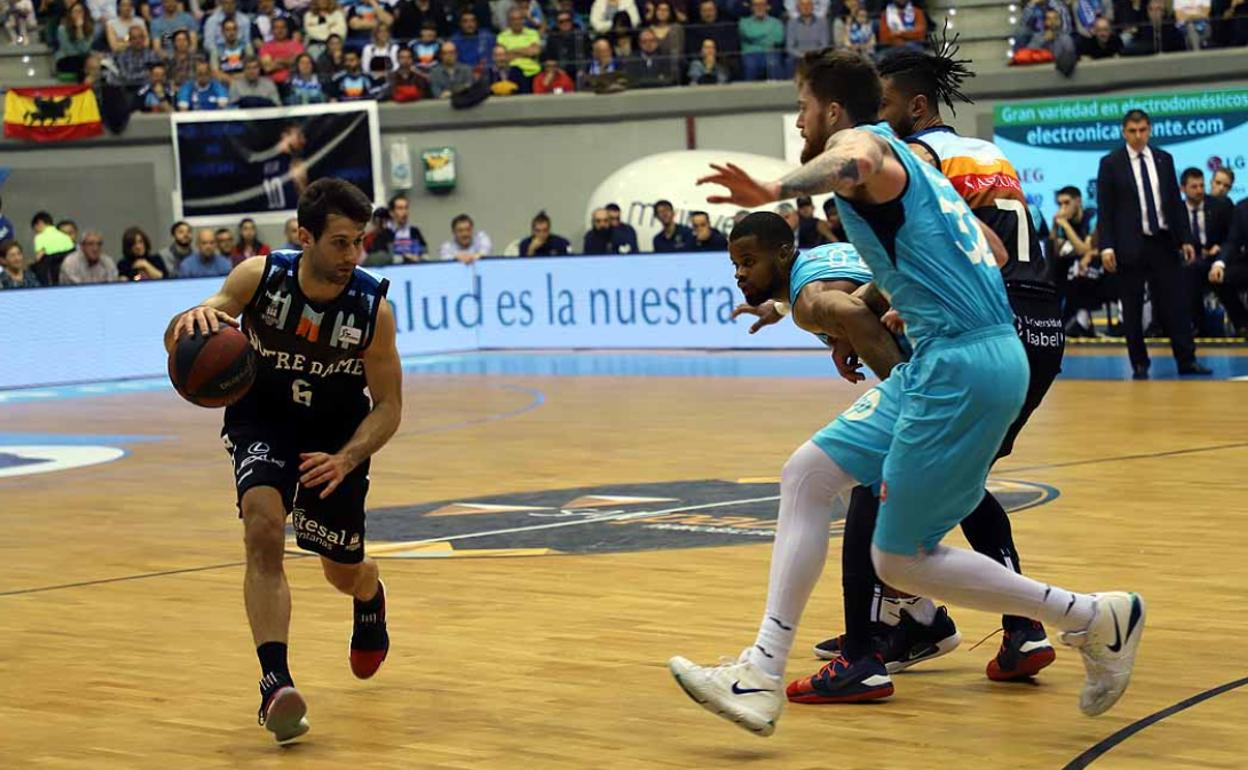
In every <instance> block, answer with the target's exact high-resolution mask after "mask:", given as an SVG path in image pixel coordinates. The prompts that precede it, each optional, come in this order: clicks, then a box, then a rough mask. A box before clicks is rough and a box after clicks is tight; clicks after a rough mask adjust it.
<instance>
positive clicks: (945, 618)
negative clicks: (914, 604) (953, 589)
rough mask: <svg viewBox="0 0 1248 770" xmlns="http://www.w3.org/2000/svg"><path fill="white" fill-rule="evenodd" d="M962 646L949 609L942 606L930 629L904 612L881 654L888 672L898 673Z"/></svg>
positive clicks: (886, 639) (960, 636)
mask: <svg viewBox="0 0 1248 770" xmlns="http://www.w3.org/2000/svg"><path fill="white" fill-rule="evenodd" d="M961 643H962V634H960V633H958V627H957V626H956V625H954V623H953V619H952V618H950V617H949V609H948V608H947V607H943V606H942V607H940V608H939V609H937V610H936V616H935V617H934V618H933V619H932V623H931V625H929V626H925V625H923V624H922V623H920V622H919V621H917V620H915V619H914V618H913V617H911V616H910V613H909V612H906V610H905V609H902V611H901V620H900V622H898V623H897V625H895V626H893V627H892V629H890V632H889V635H888V636H887V637H885V640H884V648H883V649H882V650H881V654H882V655H883V657H884V667H885V668H887V669H888V673H890V674H896V673H897V672H898V671H904V670H906V669H907V668H910V667H911V666H913V665H915V664H916V663H922V662H923V661H925V660H931V659H932V658H939V657H940V656H941V655H948V654H949V653H951V652H953V651H954V649H956V648H957V646H958V645H959V644H961Z"/></svg>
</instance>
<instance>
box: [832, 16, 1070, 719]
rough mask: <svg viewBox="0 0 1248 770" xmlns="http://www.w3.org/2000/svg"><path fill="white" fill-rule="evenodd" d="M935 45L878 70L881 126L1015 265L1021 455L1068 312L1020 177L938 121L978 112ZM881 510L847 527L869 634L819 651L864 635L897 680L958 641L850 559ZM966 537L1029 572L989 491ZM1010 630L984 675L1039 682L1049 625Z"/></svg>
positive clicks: (1020, 621) (1008, 280)
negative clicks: (1024, 373) (1023, 394)
mask: <svg viewBox="0 0 1248 770" xmlns="http://www.w3.org/2000/svg"><path fill="white" fill-rule="evenodd" d="M929 43H931V49H930V50H929V51H914V50H903V51H898V52H896V53H894V54H892V55H890V56H887V57H886V58H885V59H884V60H883V61H882V62H881V63H880V66H879V73H880V79H881V83H882V86H883V90H882V95H881V105H880V117H881V118H882V119H884V120H886V121H888V123H889V125H890V126H891V127H892V129H893V131H895V132H896V133H897V135H898V136H900V137H902V141H904V142H906V144H907V145H909V147H910V149H911V150H913V151H914V152H915V154H916V155H918V156H919V157H920V158H923V159H924V160H926V161H927V162H929V163H931V164H932V165H933V166H936V167H937V168H939V169H940V170H941V172H943V173H944V175H945V176H946V177H947V178H948V179H949V181H950V182H952V183H953V186H954V188H955V189H956V190H957V191H958V192H959V194H961V196H962V198H963V199H964V200H965V201H966V203H967V205H968V206H969V207H970V209H971V211H972V212H973V213H974V214H975V216H976V217H977V218H979V219H980V221H981V222H983V223H984V224H985V225H986V226H987V227H988V229H990V230H991V231H992V232H993V233H995V234H996V235H997V236H998V237H999V238H1000V239H1001V241H1002V242H1003V243H1004V246H1005V254H1006V255H1007V256H1006V260H1005V262H1004V264H1002V266H1001V273H1002V276H1003V277H1004V279H1005V285H1006V293H1007V295H1008V296H1009V300H1010V304H1011V306H1012V307H1013V309H1014V314H1015V327H1016V328H1017V331H1018V336H1019V338H1020V340H1021V341H1022V343H1023V347H1024V348H1025V350H1026V352H1027V359H1028V363H1029V365H1030V380H1029V383H1028V389H1027V399H1026V402H1025V403H1024V405H1023V408H1022V411H1021V412H1020V413H1019V416H1018V419H1017V420H1016V421H1015V422H1014V424H1013V425H1011V426H1010V430H1009V432H1008V433H1007V434H1006V436H1005V440H1004V441H1003V442H1002V444H1001V448H1000V451H999V452H998V454H997V457H998V459H999V458H1001V457H1005V456H1007V455H1009V454H1010V453H1011V452H1012V451H1013V448H1014V439H1015V438H1016V437H1017V436H1018V433H1019V431H1020V430H1022V427H1023V425H1024V424H1025V423H1026V422H1027V418H1028V417H1029V416H1030V415H1031V413H1032V412H1033V411H1034V410H1035V408H1036V407H1037V406H1039V405H1040V402H1041V400H1042V399H1043V398H1044V394H1045V393H1046V392H1047V391H1048V389H1049V386H1050V385H1052V384H1053V380H1054V379H1055V378H1056V377H1057V374H1058V372H1059V371H1060V370H1061V364H1062V353H1063V349H1064V347H1065V337H1064V334H1063V330H1062V323H1061V309H1060V306H1059V303H1058V296H1057V292H1056V290H1055V289H1054V286H1053V284H1052V282H1051V280H1050V278H1049V273H1048V269H1047V266H1046V264H1045V259H1044V254H1043V253H1042V252H1041V251H1040V243H1039V239H1038V237H1037V235H1036V228H1035V225H1034V224H1033V222H1032V221H1031V217H1030V215H1029V213H1028V210H1027V202H1026V198H1025V196H1024V195H1023V189H1022V185H1021V183H1020V181H1019V178H1018V174H1017V173H1016V172H1015V170H1014V167H1013V166H1012V165H1011V164H1010V162H1009V160H1007V159H1006V157H1005V155H1004V154H1002V152H1001V150H1000V149H998V148H997V147H996V146H995V145H993V144H991V143H990V142H986V141H983V140H981V139H976V138H973V137H964V136H960V135H959V134H957V133H956V132H955V131H954V130H953V129H952V128H951V127H949V126H947V125H945V122H944V120H943V119H942V117H941V114H940V103H941V102H944V103H945V105H946V106H948V107H949V109H950V110H951V111H953V110H954V104H955V102H959V101H961V102H965V103H967V104H970V103H971V99H970V98H969V97H967V96H966V94H964V93H963V92H962V90H961V88H962V83H963V82H964V81H965V80H966V79H967V78H970V77H974V73H972V72H971V71H970V70H968V69H967V67H966V65H967V64H968V63H969V62H968V61H965V60H960V59H957V58H955V57H956V55H957V50H958V49H957V38H956V37H955V38H954V40H953V41H949V40H948V39H946V38H944V37H943V36H942V38H941V39H940V40H935V39H932V40H929ZM878 507H879V501H878V500H875V499H873V498H871V497H870V496H867V495H858V496H856V497H855V498H854V500H853V504H852V505H851V511H850V513H849V515H848V516H847V519H846V525H845V536H846V542H845V544H844V546H845V551H846V555H847V558H846V560H845V561H846V570H845V571H846V573H847V574H846V579H845V590H846V592H847V593H848V592H849V591H851V590H856V591H860V592H861V591H866V590H873V591H874V593H875V596H876V600H875V601H873V602H871V603H869V604H868V603H866V602H865V601H858V602H851V601H850V599H849V598H848V597H847V598H846V602H845V605H846V608H847V609H848V608H850V607H853V606H870V607H871V608H872V615H873V617H872V618H871V624H870V625H869V626H867V624H865V623H863V622H861V621H859V622H857V623H855V622H853V621H851V620H850V619H849V618H847V623H846V628H847V633H846V634H843V635H841V636H838V637H835V638H832V639H828V640H826V641H824V642H821V643H819V644H818V645H816V647H815V652H816V654H817V655H819V657H821V658H824V659H828V660H835V659H836V658H837V657H838V656H840V655H844V657H845V658H846V659H848V660H849V661H850V662H852V660H853V656H855V655H860V654H862V652H861V650H862V647H863V645H862V643H861V641H860V639H855V638H854V637H855V636H856V635H860V634H854V633H853V632H854V631H855V629H861V628H863V627H864V626H866V627H868V628H870V629H871V634H872V636H873V637H874V638H873V644H872V646H873V647H875V648H876V649H877V650H878V651H879V652H880V653H881V654H882V656H883V658H884V662H885V664H886V666H887V667H888V669H889V671H890V672H894V671H898V670H901V669H902V668H905V667H907V666H909V665H913V664H914V663H917V662H919V661H922V660H927V659H930V658H933V657H937V656H938V655H941V654H944V653H946V652H949V651H951V650H952V649H953V648H954V647H955V646H956V645H957V642H958V640H959V639H960V637H958V636H957V634H956V630H955V629H954V626H953V623H952V621H951V620H950V619H949V618H948V616H947V614H946V612H945V610H944V608H941V609H940V610H939V611H938V610H937V609H936V607H935V605H934V604H933V603H932V601H931V600H930V599H926V598H920V597H906V596H898V595H897V594H898V592H896V591H893V590H892V589H889V588H888V587H887V586H883V585H881V584H878V583H877V582H876V577H875V575H874V572H873V571H870V572H867V571H869V570H871V563H870V561H869V560H866V559H861V560H858V561H860V562H861V564H860V565H859V566H858V569H856V570H855V569H851V568H850V564H849V562H850V561H851V559H850V558H849V556H850V555H852V554H855V553H860V552H862V551H863V550H865V549H866V546H865V545H863V546H862V547H858V546H857V545H855V544H852V543H850V542H849V539H850V538H851V536H853V535H854V534H855V533H860V532H861V533H868V534H867V535H864V536H868V537H869V533H870V532H871V530H872V527H873V524H874V519H875V514H876V512H877V511H878ZM851 519H856V520H855V521H851ZM962 531H963V534H965V535H966V538H967V541H968V542H969V543H970V544H971V547H973V548H974V549H975V550H977V551H979V552H980V553H982V554H984V555H986V556H988V557H990V558H992V559H995V560H996V561H998V562H1000V563H1002V564H1004V565H1006V566H1007V567H1010V568H1011V569H1013V570H1015V571H1016V572H1019V571H1021V570H1020V567H1019V559H1018V551H1017V550H1016V549H1015V547H1014V538H1013V534H1012V532H1011V529H1010V520H1009V517H1008V516H1007V515H1006V513H1005V510H1004V508H1002V506H1001V503H1000V502H999V501H998V500H997V499H996V498H995V497H994V496H993V495H992V494H991V493H987V492H986V493H985V494H984V497H983V500H982V501H980V503H979V506H978V507H977V508H976V509H975V510H974V512H973V513H971V515H970V516H968V517H967V518H966V519H964V520H963V521H962ZM853 573H867V574H868V575H869V578H867V580H866V581H865V582H866V583H867V584H868V585H872V586H873V587H872V589H867V588H865V587H864V586H863V583H864V579H863V577H864V576H863V574H853ZM1002 628H1003V629H1004V631H1005V637H1004V639H1003V641H1002V643H1001V648H1000V650H999V651H998V653H997V655H996V657H995V658H993V659H992V660H991V661H989V663H988V667H987V674H988V677H989V678H990V679H993V680H996V681H1007V680H1012V679H1022V678H1025V677H1030V676H1034V675H1035V674H1036V673H1037V672H1039V671H1040V670H1041V669H1043V668H1044V667H1046V666H1048V665H1049V664H1050V663H1052V662H1053V659H1054V657H1055V655H1054V651H1053V647H1052V645H1051V644H1050V643H1049V641H1048V639H1047V637H1046V635H1045V631H1044V628H1043V626H1041V624H1040V623H1038V622H1036V621H1034V620H1030V619H1028V618H1021V617H1016V616H1005V617H1003V618H1002ZM845 684H846V685H849V684H850V683H848V682H846V683H845ZM834 702H835V701H834Z"/></svg>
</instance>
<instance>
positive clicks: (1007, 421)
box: [668, 49, 1144, 735]
mask: <svg viewBox="0 0 1248 770" xmlns="http://www.w3.org/2000/svg"><path fill="white" fill-rule="evenodd" d="M797 85H798V91H799V93H798V105H799V118H798V128H799V129H801V131H802V136H803V138H804V139H805V141H806V146H805V148H804V150H803V153H802V161H803V166H802V167H801V168H799V169H797V170H796V171H793V172H791V173H790V174H788V175H786V176H785V177H783V178H782V179H779V180H776V181H773V182H759V181H757V180H755V179H753V178H751V177H750V176H749V175H748V174H747V173H746V172H744V171H742V170H741V169H739V168H737V167H735V166H732V165H727V166H720V167H715V172H716V173H714V174H712V175H710V176H708V177H706V178H705V179H704V180H703V181H704V182H708V183H714V184H719V185H722V186H724V187H726V188H728V194H727V195H721V196H712V197H711V198H709V200H710V202H712V203H730V204H733V205H737V206H741V207H743V208H754V207H757V206H761V205H766V204H768V203H772V202H774V201H777V200H781V199H786V198H793V197H797V196H799V195H818V194H823V193H829V192H835V193H836V196H837V197H836V206H837V211H838V212H839V213H840V216H841V221H842V223H843V225H844V227H845V231H846V233H847V234H848V235H849V240H850V242H851V243H852V244H853V245H854V247H855V248H856V249H857V250H858V252H859V254H860V256H861V257H862V259H863V261H865V262H866V264H867V266H868V267H869V268H870V269H871V273H872V275H873V277H874V281H873V283H871V284H867V285H865V286H864V287H862V289H859V290H858V291H857V292H856V297H857V298H858V299H860V300H861V301H862V302H863V303H865V304H866V305H867V306H868V307H870V308H871V309H872V310H873V311H874V312H876V313H877V314H882V313H883V312H885V310H886V309H887V308H888V307H889V305H890V304H891V306H892V308H893V309H895V310H896V311H897V312H898V313H899V314H900V316H901V318H903V319H904V320H905V323H906V334H907V336H908V338H909V340H910V342H911V344H912V346H913V348H914V354H913V356H912V357H911V359H910V360H909V361H907V362H905V363H901V364H898V365H897V366H896V368H894V369H893V371H892V374H891V376H889V377H888V379H886V380H884V381H883V382H881V383H880V384H879V385H878V386H876V387H874V388H872V389H871V390H869V391H867V392H866V393H865V394H864V395H863V396H862V398H860V399H859V400H858V401H857V402H856V403H855V404H854V405H853V406H851V407H850V408H849V409H848V410H846V412H845V413H844V414H842V415H841V416H840V417H838V418H837V419H836V421H834V422H833V423H832V424H831V425H830V426H828V428H827V429H825V430H824V431H821V432H820V434H819V439H820V440H819V441H818V442H813V441H812V442H807V443H805V444H803V445H802V446H801V447H799V448H798V449H797V451H795V452H794V453H793V455H792V456H791V457H790V458H789V460H788V462H787V463H786V464H785V467H784V469H783V471H782V472H781V482H780V513H779V518H778V523H777V528H776V539H775V546H774V549H773V552H772V562H771V574H770V578H769V583H768V595H767V604H766V608H765V611H764V614H763V618H762V621H761V623H760V626H759V631H758V635H757V637H756V639H755V643H754V644H753V645H752V646H750V647H747V648H746V649H745V650H744V651H743V652H742V653H741V655H740V656H739V658H738V659H737V661H736V662H735V663H727V664H723V665H719V666H698V665H696V664H694V663H692V662H691V661H689V660H687V659H685V658H683V657H674V658H672V659H671V660H670V661H669V663H668V666H669V669H670V670H671V672H672V674H673V675H674V676H675V678H676V680H677V683H678V684H679V685H680V686H681V688H682V689H684V690H685V692H686V694H688V695H689V696H690V697H691V698H692V699H694V700H695V701H696V702H698V703H699V704H700V705H702V706H703V707H705V708H706V709H707V710H709V711H711V712H712V713H715V714H717V715H719V716H722V717H724V718H725V719H728V720H729V721H732V722H734V723H736V724H738V725H740V726H742V727H744V728H745V729H748V730H750V731H752V732H754V733H756V734H760V735H770V734H771V733H772V732H774V730H775V726H776V722H777V720H778V719H779V718H780V714H781V711H782V709H783V707H784V703H785V695H784V686H783V683H782V677H783V674H784V666H785V663H786V661H787V659H788V655H789V651H790V650H791V648H792V645H793V641H794V639H795V637H796V632H797V625H798V622H799V620H800V619H801V615H802V611H803V610H804V609H805V606H806V602H807V600H808V599H809V597H810V593H811V591H812V590H813V588H814V585H815V583H816V582H817V580H818V578H819V574H820V572H822V568H823V563H824V560H825V558H826V556H827V549H828V527H829V524H830V522H831V516H832V501H833V499H834V498H836V497H838V496H839V495H841V494H843V493H845V492H848V491H849V490H850V489H851V488H852V487H854V486H855V485H863V486H875V485H877V484H878V485H879V487H880V500H881V503H880V511H879V517H878V519H877V521H876V524H875V527H874V534H873V538H872V546H871V556H872V562H873V564H874V567H875V571H876V573H877V574H878V576H879V578H880V579H881V580H882V581H883V582H885V583H887V584H889V585H892V586H894V587H896V588H897V589H899V590H903V591H907V592H910V593H912V594H915V595H919V596H941V597H943V598H945V599H947V600H949V601H950V602H952V603H955V604H962V605H965V606H968V607H971V608H974V609H980V610H984V611H988V612H996V613H1002V614H1009V615H1018V616H1021V617H1030V618H1036V619H1037V620H1041V621H1043V622H1045V623H1047V624H1049V625H1052V626H1054V627H1056V628H1058V629H1059V630H1060V631H1061V632H1062V634H1061V639H1062V641H1063V642H1064V643H1066V644H1068V645H1070V646H1072V647H1075V648H1077V649H1079V651H1080V653H1081V654H1082V656H1083V661H1084V665H1085V668H1086V672H1087V678H1086V681H1085V683H1084V687H1083V691H1082V693H1081V695H1080V704H1079V705H1080V709H1081V710H1082V711H1083V712H1084V713H1085V714H1088V715H1096V714H1100V713H1103V712H1104V711H1106V710H1107V709H1109V708H1110V707H1111V706H1113V705H1114V703H1116V702H1117V701H1118V699H1119V698H1120V697H1121V696H1122V694H1123V692H1124V691H1125V690H1126V688H1127V685H1128V683H1129V682H1130V677H1131V670H1132V666H1133V664H1134V660H1135V653H1136V650H1137V648H1138V646H1139V642H1140V637H1141V634H1142V632H1143V627H1144V603H1143V601H1142V600H1141V599H1140V597H1139V596H1137V595H1136V594H1131V593H1125V592H1114V593H1105V594H1082V593H1075V592H1071V591H1067V590H1064V589H1062V588H1058V587H1056V586H1053V585H1046V584H1044V583H1040V582H1037V581H1035V580H1031V579H1030V578H1027V577H1024V576H1022V575H1020V574H1017V573H1015V572H1014V571H1012V570H1011V569H1009V568H1008V567H1005V566H1003V565H1002V564H999V563H997V562H995V561H993V560H992V559H990V558H988V557H986V556H983V555H981V554H978V553H975V552H974V551H969V550H966V549H960V548H951V547H948V546H945V545H942V544H941V542H940V541H941V540H942V539H943V538H944V536H945V534H946V533H948V532H949V530H950V529H952V528H953V527H955V526H957V524H958V523H959V522H960V521H961V520H962V519H963V518H965V517H966V515H967V514H969V513H970V512H971V510H972V509H974V508H975V506H976V505H977V504H978V503H979V501H980V500H981V498H982V497H983V494H984V483H985V481H986V480H987V476H988V468H989V466H990V465H991V463H992V461H993V459H994V457H995V456H996V453H997V450H998V448H999V447H1000V445H1001V442H1002V441H1003V439H1004V438H1005V436H1006V433H1007V430H1008V429H1009V427H1010V425H1011V423H1013V422H1014V420H1015V418H1016V417H1017V416H1018V414H1019V411H1020V409H1021V408H1022V406H1023V403H1024V400H1025V396H1026V392H1027V386H1028V377H1029V374H1028V364H1027V358H1026V355H1025V353H1024V351H1023V347H1022V344H1021V343H1020V342H1019V339H1018V336H1017V334H1016V332H1015V328H1014V313H1013V311H1012V310H1011V308H1010V304H1009V301H1008V299H1007V297H1006V293H1005V285H1004V282H1003V281H1002V278H1001V274H1000V272H999V269H998V267H997V263H996V260H994V259H993V256H992V251H991V250H990V248H989V245H988V242H987V239H986V238H985V236H984V234H983V233H982V232H981V231H980V227H979V223H978V220H977V219H976V218H975V216H974V214H972V213H971V210H970V209H969V208H968V207H967V205H966V203H965V202H964V201H963V200H962V198H961V197H960V196H959V195H958V193H957V191H956V190H955V189H954V188H953V186H952V185H951V184H950V183H949V181H948V180H947V179H945V177H944V176H942V175H941V174H940V172H939V171H937V170H936V169H934V168H933V167H932V166H930V165H928V164H927V163H924V162H923V161H921V160H919V159H918V158H917V157H915V155H914V154H913V153H912V152H910V150H909V149H907V148H906V146H905V144H903V143H902V142H900V141H899V140H898V139H897V138H896V136H895V135H894V133H893V131H892V130H891V129H890V128H889V127H888V126H887V125H884V124H879V123H877V120H878V115H877V113H878V109H879V105H880V89H881V86H880V81H879V77H878V75H877V74H876V72H875V69H874V67H873V66H872V65H871V63H870V62H869V61H868V60H866V59H864V58H862V57H861V56H859V55H858V54H854V53H851V52H845V51H834V50H831V49H827V50H824V51H819V52H812V53H809V54H807V55H806V56H805V57H803V59H802V61H801V62H800V64H799V68H798V75H797ZM833 320H834V321H835V318H833ZM825 333H827V334H829V335H832V336H835V335H836V334H837V329H836V324H834V323H833V324H830V325H829V326H828V328H826V330H825ZM843 353H844V351H842V354H843ZM868 363H870V362H869V361H868Z"/></svg>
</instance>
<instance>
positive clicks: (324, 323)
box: [225, 251, 390, 441]
mask: <svg viewBox="0 0 1248 770" xmlns="http://www.w3.org/2000/svg"><path fill="white" fill-rule="evenodd" d="M302 258H303V254H302V252H299V251H274V252H273V253H271V254H269V255H268V256H267V257H266V258H265V260H266V261H265V265H264V274H263V277H262V278H261V280H260V285H259V286H257V287H256V293H255V295H254V296H253V297H252V298H251V301H249V302H248V303H247V306H246V308H244V310H243V324H242V328H243V332H244V333H245V334H246V335H247V338H248V339H249V340H250V342H251V347H252V349H253V350H254V351H255V353H256V357H257V367H256V381H255V384H254V385H252V387H251V390H250V391H248V393H247V395H246V396H244V397H243V398H242V399H241V400H240V401H239V402H238V403H236V404H234V405H233V406H230V407H229V408H227V409H226V414H225V421H226V424H227V425H229V424H232V423H238V422H267V423H278V424H283V425H288V426H289V429H290V431H291V432H292V434H293V435H296V436H302V435H319V436H327V437H333V438H334V439H335V440H341V441H345V440H346V439H347V438H349V437H350V434H351V432H353V431H354V430H355V427H356V426H358V425H359V423H360V421H361V420H363V419H364V417H366V416H367V415H368V412H369V410H370V408H371V402H370V400H369V398H368V395H367V393H366V392H365V388H366V387H367V382H366V380H365V377H364V360H363V357H362V356H363V353H364V351H365V350H367V349H368V346H369V344H371V343H372V341H373V335H374V334H375V332H376V328H377V313H378V311H379V309H380V307H381V303H382V302H385V301H386V291H387V289H388V288H389V286H390V282H389V281H388V280H387V279H385V278H381V277H379V276H377V275H374V274H373V273H371V272H369V271H367V270H365V269H363V268H360V267H357V268H355V270H354V272H353V273H352V275H351V280H350V281H349V282H348V283H347V285H346V286H345V287H344V288H343V290H342V292H341V293H340V294H339V295H338V296H337V297H335V298H334V299H332V300H330V301H328V302H316V301H314V300H312V299H309V298H308V297H307V296H306V295H304V293H303V291H302V289H301V288H300V286H299V261H300V259H302Z"/></svg>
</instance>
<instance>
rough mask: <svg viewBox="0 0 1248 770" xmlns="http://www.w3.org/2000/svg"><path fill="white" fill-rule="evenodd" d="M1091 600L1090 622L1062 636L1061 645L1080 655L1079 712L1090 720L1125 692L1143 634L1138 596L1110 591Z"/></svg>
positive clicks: (1141, 606)
mask: <svg viewBox="0 0 1248 770" xmlns="http://www.w3.org/2000/svg"><path fill="white" fill-rule="evenodd" d="M1092 596H1093V598H1094V599H1095V600H1096V603H1095V605H1094V609H1095V614H1094V615H1093V616H1092V622H1091V623H1089V624H1088V627H1087V628H1086V629H1085V630H1083V631H1067V632H1065V633H1063V634H1062V641H1063V642H1065V643H1066V644H1069V645H1070V646H1072V647H1077V648H1078V649H1079V652H1080V653H1082V654H1083V665H1084V668H1086V669H1087V678H1086V679H1085V680H1084V683H1083V692H1081V693H1080V694H1079V710H1080V711H1082V712H1083V713H1085V714H1087V715H1088V716H1090V717H1094V716H1097V715H1098V714H1104V713H1105V712H1106V711H1108V710H1109V709H1110V708H1111V707H1112V706H1113V705H1114V704H1115V703H1117V702H1118V699H1119V698H1121V697H1122V694H1123V693H1124V692H1126V691H1127V685H1128V684H1130V683H1131V668H1132V666H1134V665H1135V652H1136V650H1137V649H1139V646H1140V637H1141V636H1142V635H1143V634H1144V600H1143V599H1141V598H1140V597H1139V595H1138V594H1132V593H1125V592H1122V591H1114V592H1112V593H1105V594H1092Z"/></svg>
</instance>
